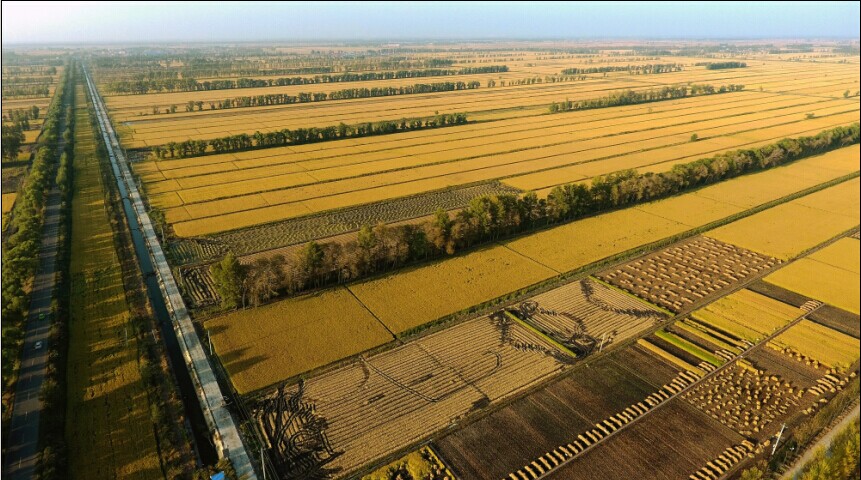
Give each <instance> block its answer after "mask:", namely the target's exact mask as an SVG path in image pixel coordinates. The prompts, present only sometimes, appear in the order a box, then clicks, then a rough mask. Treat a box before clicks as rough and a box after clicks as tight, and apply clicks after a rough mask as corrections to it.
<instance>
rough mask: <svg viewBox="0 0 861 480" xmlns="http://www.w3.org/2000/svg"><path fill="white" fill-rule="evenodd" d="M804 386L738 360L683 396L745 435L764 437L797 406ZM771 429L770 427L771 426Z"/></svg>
mask: <svg viewBox="0 0 861 480" xmlns="http://www.w3.org/2000/svg"><path fill="white" fill-rule="evenodd" d="M803 395H804V389H803V388H799V387H798V386H797V385H793V384H792V383H790V382H789V381H786V380H784V379H783V378H781V377H780V376H778V375H775V374H769V373H768V372H765V371H763V370H760V369H757V368H755V367H751V366H749V365H747V366H742V365H741V364H737V365H734V366H731V367H729V368H727V369H725V370H722V371H721V372H719V373H718V374H716V375H713V376H711V377H709V378H707V379H705V380H703V381H702V382H700V383H699V384H698V385H697V386H695V387H694V388H693V389H691V390H689V391H687V392H685V393H684V394H683V396H682V397H683V398H684V399H685V400H687V401H689V402H690V403H692V404H693V405H695V406H696V407H697V408H699V409H700V410H702V411H703V412H705V413H706V414H707V415H709V416H711V417H712V418H714V419H715V420H717V421H719V422H721V423H722V424H724V425H726V426H727V427H729V428H731V429H733V430H734V431H736V432H738V433H739V434H741V435H743V436H745V437H761V435H760V432H763V431H765V430H766V428H767V427H769V426H771V425H772V423H773V422H775V421H776V420H779V419H780V418H784V417H786V416H787V414H788V413H790V410H796V409H798V406H799V402H800V399H801V397H802V396H803ZM769 430H770V429H769Z"/></svg>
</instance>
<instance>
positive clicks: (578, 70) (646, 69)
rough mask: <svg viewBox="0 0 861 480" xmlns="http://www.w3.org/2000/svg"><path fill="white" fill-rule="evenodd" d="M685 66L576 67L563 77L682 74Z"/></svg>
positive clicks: (564, 71)
mask: <svg viewBox="0 0 861 480" xmlns="http://www.w3.org/2000/svg"><path fill="white" fill-rule="evenodd" d="M684 68H685V67H684V66H683V65H682V64H680V63H650V64H646V65H606V66H603V67H575V68H566V69H564V70H562V75H584V74H590V73H611V72H629V73H631V74H632V75H648V74H652V73H669V72H681V71H682V70H684Z"/></svg>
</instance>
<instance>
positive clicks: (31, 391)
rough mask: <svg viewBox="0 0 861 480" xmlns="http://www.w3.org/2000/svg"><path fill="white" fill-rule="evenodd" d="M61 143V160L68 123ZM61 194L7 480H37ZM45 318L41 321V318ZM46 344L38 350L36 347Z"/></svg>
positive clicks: (46, 242)
mask: <svg viewBox="0 0 861 480" xmlns="http://www.w3.org/2000/svg"><path fill="white" fill-rule="evenodd" d="M59 127H60V128H59V131H60V133H61V135H60V136H59V138H60V141H59V144H58V145H57V159H59V158H60V152H62V151H63V147H64V146H65V144H64V143H65V142H63V140H62V132H63V131H64V130H65V128H66V124H65V119H63V121H61V122H60V126H59ZM60 200H61V197H60V191H59V190H58V189H57V185H56V184H54V185H53V186H52V188H51V190H50V192H49V193H48V197H47V199H46V210H45V223H44V226H43V228H42V240H41V246H40V247H39V266H38V269H37V270H36V278H35V279H34V283H33V291H32V293H31V294H30V312H29V316H28V318H27V320H26V321H25V323H24V350H23V353H22V355H21V367H20V369H19V370H18V382H17V383H16V384H15V402H14V404H13V406H12V417H11V419H10V428H9V436H10V438H9V443H8V445H9V448H8V450H7V451H6V457H5V461H6V465H4V468H3V478H4V479H9V480H17V479H22V480H24V479H30V478H33V474H34V469H35V467H36V457H37V455H38V453H39V451H38V447H39V413H40V411H41V409H42V402H41V401H40V400H39V392H40V391H41V389H42V381H43V380H44V378H45V369H46V368H47V362H48V347H49V345H48V337H49V335H50V331H51V320H52V318H51V314H50V310H51V301H52V300H53V294H54V286H55V285H56V282H57V271H56V267H57V265H56V259H57V247H58V246H59V245H58V234H59V228H60ZM40 315H44V316H45V318H44V319H42V320H40V319H39V316H40ZM37 342H42V344H41V348H39V349H36V343H37Z"/></svg>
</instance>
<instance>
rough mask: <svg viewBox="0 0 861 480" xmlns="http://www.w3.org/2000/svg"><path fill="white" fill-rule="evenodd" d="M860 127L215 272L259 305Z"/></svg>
mask: <svg viewBox="0 0 861 480" xmlns="http://www.w3.org/2000/svg"><path fill="white" fill-rule="evenodd" d="M859 131H861V129H859V124H858V123H854V124H852V125H851V126H849V127H837V128H833V129H830V130H825V131H823V132H821V133H819V134H817V135H815V136H812V137H800V138H794V139H793V138H787V139H784V140H781V141H779V142H776V143H773V144H770V145H765V146H762V147H759V148H754V149H743V150H735V151H731V152H726V153H722V154H719V155H716V156H713V157H709V158H704V159H700V160H696V161H693V162H690V163H686V164H679V165H675V166H674V167H673V168H672V169H671V170H670V171H668V172H662V173H651V172H648V173H638V172H637V171H636V170H624V171H620V172H614V173H611V174H608V175H601V176H598V177H595V178H594V179H593V180H592V183H591V185H585V184H581V183H573V184H566V185H560V186H557V187H554V188H553V190H552V191H551V192H550V194H549V195H548V196H547V198H546V199H539V198H538V196H537V195H536V194H535V193H534V192H529V193H526V194H524V195H522V196H517V195H513V194H503V195H491V196H484V197H479V198H475V199H473V200H472V201H471V202H470V203H469V205H468V206H467V207H465V208H464V209H462V210H460V211H458V212H456V213H454V214H453V215H452V214H449V212H446V211H443V210H442V209H440V210H438V211H437V212H436V213H435V215H434V217H433V219H431V220H429V221H427V222H424V223H422V224H408V225H398V226H389V225H386V224H383V223H381V224H378V225H376V226H370V225H366V226H363V227H362V228H361V230H359V232H358V234H357V238H356V239H355V240H352V241H349V242H346V243H340V242H326V243H318V242H313V241H312V242H309V243H307V244H306V245H305V246H304V247H303V248H302V249H301V250H300V251H299V252H298V253H297V254H296V255H294V256H292V257H290V258H285V257H283V256H277V255H276V256H273V257H269V258H259V259H257V260H255V261H254V262H253V263H251V264H249V265H242V264H241V263H240V262H239V261H238V259H237V258H236V257H234V256H233V255H232V254H228V255H227V256H226V257H225V258H224V259H222V260H221V261H220V262H218V263H216V264H214V265H212V266H211V268H210V271H211V273H212V276H213V279H214V281H215V286H216V290H217V292H218V293H219V295H220V297H221V299H222V306H223V307H224V308H233V307H236V306H247V305H258V304H260V303H262V302H265V301H267V300H269V299H271V298H274V297H276V296H279V295H292V294H295V293H298V292H301V291H303V290H306V289H309V288H315V287H320V286H323V285H327V284H333V283H343V282H346V281H350V280H356V279H359V278H362V277H365V276H368V275H373V274H375V273H379V272H383V271H389V270H394V269H396V268H399V267H401V266H403V265H405V264H408V263H415V262H420V261H425V260H428V259H431V258H438V257H441V256H445V255H453V254H455V253H457V252H462V251H466V250H469V249H470V248H473V247H475V246H477V245H480V244H483V243H487V242H492V241H495V240H498V239H499V238H502V237H507V236H510V235H514V234H516V233H521V232H527V231H530V230H534V229H536V228H541V227H544V226H546V225H550V224H555V223H559V222H567V221H571V220H576V219H579V218H583V217H585V216H590V215H595V214H598V213H601V212H605V211H608V210H612V209H617V208H623V207H626V206H630V205H634V204H638V203H643V202H649V201H653V200H657V199H661V198H666V197H669V196H672V195H676V194H679V193H682V192H685V191H688V190H691V189H695V188H699V187H702V186H705V185H710V184H713V183H717V182H720V181H723V180H726V179H729V178H733V177H737V176H739V175H743V174H747V173H751V172H757V171H761V170H766V169H769V168H772V167H776V166H779V165H783V164H786V163H788V162H791V161H794V160H797V159H800V158H804V157H807V156H810V155H815V154H819V153H822V152H825V151H828V150H833V149H836V148H840V147H844V146H846V145H850V144H854V143H858V141H859Z"/></svg>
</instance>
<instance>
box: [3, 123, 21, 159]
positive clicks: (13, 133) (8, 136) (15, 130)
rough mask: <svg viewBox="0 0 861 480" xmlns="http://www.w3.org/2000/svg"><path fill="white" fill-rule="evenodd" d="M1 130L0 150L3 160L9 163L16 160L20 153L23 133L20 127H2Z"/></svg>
mask: <svg viewBox="0 0 861 480" xmlns="http://www.w3.org/2000/svg"><path fill="white" fill-rule="evenodd" d="M2 129H3V132H2V140H0V148H2V150H3V158H5V159H6V160H10V161H14V160H17V159H18V152H20V151H21V145H22V144H23V143H24V132H22V131H21V127H20V125H13V126H6V125H3V127H2Z"/></svg>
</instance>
